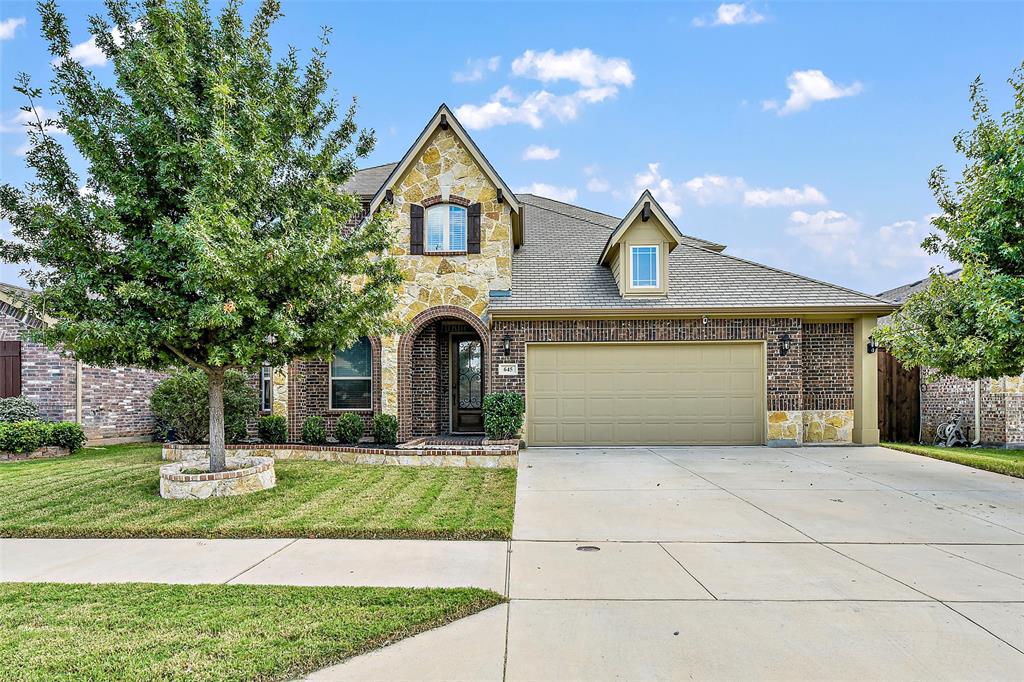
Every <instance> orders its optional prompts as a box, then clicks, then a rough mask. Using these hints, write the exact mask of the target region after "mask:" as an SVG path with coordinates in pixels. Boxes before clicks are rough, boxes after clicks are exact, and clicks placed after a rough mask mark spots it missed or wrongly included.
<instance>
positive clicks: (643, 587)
mask: <svg viewBox="0 0 1024 682" xmlns="http://www.w3.org/2000/svg"><path fill="white" fill-rule="evenodd" d="M513 537H514V539H513V541H512V542H511V543H510V544H509V549H510V553H509V572H508V594H509V597H510V603H509V604H508V605H507V606H500V607H496V608H494V609H491V610H489V611H487V612H484V613H482V614H478V615H476V616H472V617H470V618H467V619H465V620H463V621H459V622H458V623H455V624H454V625H452V626H449V627H446V628H441V629H440V630H436V631H433V632H429V633H425V634H423V635H420V636H419V637H415V638H413V639H411V640H406V641H404V642H401V643H399V644H397V645H395V646H392V647H389V648H387V649H383V650H381V651H378V652H376V653H373V654H370V655H368V656H363V657H360V658H358V659H355V660H353V661H351V662H350V663H348V664H345V665H342V666H339V667H336V668H333V669H328V670H327V671H323V672H324V673H325V676H324V677H322V679H369V678H373V679H431V678H435V677H436V678H437V679H450V680H451V679H496V680H497V679H505V680H541V679H551V680H556V679H557V680H610V679H620V680H623V679H628V680H679V679H689V678H694V679H780V680H793V679H822V678H828V679H850V680H865V679H901V680H910V679H920V680H925V679H927V680H965V679H978V680H981V679H984V680H994V679H1007V680H1010V679H1013V680H1019V679H1022V678H1024V653H1022V652H1024V481H1021V480H1018V479H1013V478H1009V477H1006V476H1000V475H997V474H990V473H986V472H981V471H976V470H973V469H969V468H966V467H962V466H959V465H955V464H950V463H946V462H941V461H936V460H931V459H927V458H924V457H919V456H916V455H910V454H904V453H899V452H894V451H890V450H885V449H882V448H877V447H875V448H859V447H858V448H855V447H832V448H824V447H819V448H810V447H808V448H794V449H769V448H757V447H752V448H707V447H704V448H698V447H686V448H682V447H679V448H668V447H666V448H629V449H607V450H601V449H529V450H526V451H524V452H523V453H521V456H520V464H519V485H518V492H517V502H516V517H515V526H514V530H513Z"/></svg>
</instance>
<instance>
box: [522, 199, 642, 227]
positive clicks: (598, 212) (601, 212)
mask: <svg viewBox="0 0 1024 682" xmlns="http://www.w3.org/2000/svg"><path fill="white" fill-rule="evenodd" d="M518 196H521V197H536V198H538V199H543V200H544V201H552V202H554V203H556V204H561V205H562V206H571V207H573V208H578V209H579V210H581V211H586V212H588V213H596V214H598V215H603V216H606V217H608V218H611V219H612V220H618V221H620V222H621V221H622V218H620V217H619V216H614V215H612V214H611V213H605V212H604V211H595V210H594V209H592V208H587V207H586V206H580V205H579V204H570V203H569V202H568V201H560V200H558V199H552V198H551V197H546V196H543V195H541V194H534V193H533V192H524V193H522V194H519V195H518ZM555 212H556V213H557V211H555ZM560 215H564V214H560ZM569 217H570V218H571V217H572V216H569Z"/></svg>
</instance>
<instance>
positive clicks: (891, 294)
mask: <svg viewBox="0 0 1024 682" xmlns="http://www.w3.org/2000/svg"><path fill="white" fill-rule="evenodd" d="M962 270H963V269H962V268H957V269H956V270H951V271H949V272H947V273H946V277H948V278H949V279H960V273H961V272H962ZM931 281H932V278H931V277H930V276H929V277H925V278H924V279H919V280H917V281H916V282H911V283H910V284H904V285H903V286H898V287H896V288H895V289H889V290H888V291H883V292H882V293H880V294H878V297H879V298H884V299H885V300H887V301H892V302H893V303H903V302H904V301H906V300H907V299H908V298H910V297H911V296H913V295H914V294H916V293H917V292H919V291H924V290H925V289H927V288H928V286H929V283H930V282H931Z"/></svg>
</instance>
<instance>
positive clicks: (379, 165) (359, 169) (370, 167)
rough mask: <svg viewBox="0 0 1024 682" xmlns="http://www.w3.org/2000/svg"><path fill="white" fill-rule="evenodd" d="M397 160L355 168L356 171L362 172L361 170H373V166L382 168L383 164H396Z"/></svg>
mask: <svg viewBox="0 0 1024 682" xmlns="http://www.w3.org/2000/svg"><path fill="white" fill-rule="evenodd" d="M397 165H398V161H388V162H387V163H378V164H377V165H376V166H367V167H366V168H356V173H362V172H363V171H368V170H373V169H374V168H383V167H384V166H397Z"/></svg>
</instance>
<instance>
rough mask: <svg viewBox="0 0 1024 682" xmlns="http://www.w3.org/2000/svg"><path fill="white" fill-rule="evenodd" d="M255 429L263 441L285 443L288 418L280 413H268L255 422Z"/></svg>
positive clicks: (286, 440)
mask: <svg viewBox="0 0 1024 682" xmlns="http://www.w3.org/2000/svg"><path fill="white" fill-rule="evenodd" d="M256 431H257V432H258V433H259V436H260V440H261V441H263V442H264V443H287V442H288V420H287V419H286V418H285V417H284V416H282V415H280V414H268V415H266V416H263V417H260V419H259V421H258V422H256Z"/></svg>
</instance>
